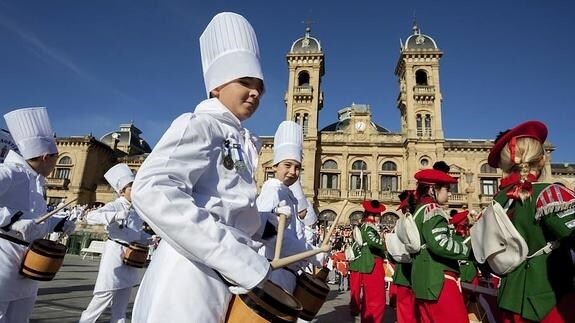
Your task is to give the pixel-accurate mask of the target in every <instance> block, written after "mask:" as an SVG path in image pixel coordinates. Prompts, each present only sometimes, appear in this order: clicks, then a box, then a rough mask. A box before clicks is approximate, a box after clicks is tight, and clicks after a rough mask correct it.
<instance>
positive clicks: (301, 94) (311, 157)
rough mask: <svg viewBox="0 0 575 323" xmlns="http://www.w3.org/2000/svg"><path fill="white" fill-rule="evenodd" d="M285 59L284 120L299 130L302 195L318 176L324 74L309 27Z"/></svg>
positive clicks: (294, 43)
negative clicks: (302, 137) (300, 127)
mask: <svg viewBox="0 0 575 323" xmlns="http://www.w3.org/2000/svg"><path fill="white" fill-rule="evenodd" d="M286 58H287V63H288V71H289V76H288V88H287V91H286V94H285V98H284V101H285V104H286V120H293V121H295V122H297V123H298V124H300V125H301V126H302V128H303V133H304V142H303V156H304V157H303V162H302V171H303V172H302V175H303V176H301V177H302V178H301V183H302V185H303V189H304V192H306V193H307V194H308V195H311V193H313V190H315V188H314V187H313V184H314V182H315V181H314V180H313V179H314V178H316V176H317V175H318V174H317V172H318V170H317V169H316V161H317V159H318V158H319V154H320V152H319V151H318V150H319V149H318V147H319V146H320V145H319V142H318V140H319V133H318V119H319V110H321V108H322V107H323V91H322V88H321V78H322V76H323V75H324V54H323V51H322V48H321V44H320V42H319V40H317V39H316V38H314V37H312V36H311V27H307V28H306V29H305V35H304V36H303V37H301V38H299V39H297V40H296V41H295V42H293V44H292V46H291V48H290V51H289V53H288V54H287V56H286ZM314 195H315V194H314Z"/></svg>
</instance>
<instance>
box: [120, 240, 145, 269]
mask: <svg viewBox="0 0 575 323" xmlns="http://www.w3.org/2000/svg"><path fill="white" fill-rule="evenodd" d="M147 260H148V246H147V245H145V244H143V243H139V242H132V243H130V245H129V246H128V247H126V249H125V250H124V259H123V262H124V264H126V265H128V266H132V267H136V268H144V267H145V266H146V261H147Z"/></svg>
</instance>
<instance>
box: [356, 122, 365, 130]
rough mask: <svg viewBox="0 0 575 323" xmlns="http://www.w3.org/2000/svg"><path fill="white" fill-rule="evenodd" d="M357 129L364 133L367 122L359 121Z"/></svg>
mask: <svg viewBox="0 0 575 323" xmlns="http://www.w3.org/2000/svg"><path fill="white" fill-rule="evenodd" d="M355 129H357V131H364V130H365V122H363V121H358V122H356V123H355Z"/></svg>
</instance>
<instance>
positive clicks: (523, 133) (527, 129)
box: [487, 121, 547, 168]
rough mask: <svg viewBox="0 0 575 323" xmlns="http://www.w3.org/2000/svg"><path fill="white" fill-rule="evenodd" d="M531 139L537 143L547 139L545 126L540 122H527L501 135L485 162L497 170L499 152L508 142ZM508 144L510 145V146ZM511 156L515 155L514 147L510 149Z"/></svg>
mask: <svg viewBox="0 0 575 323" xmlns="http://www.w3.org/2000/svg"><path fill="white" fill-rule="evenodd" d="M522 137H531V138H535V139H537V140H538V141H539V142H541V143H544V142H545V139H547V126H545V124H544V123H542V122H540V121H527V122H524V123H522V124H520V125H518V126H516V127H515V128H513V129H511V130H508V131H506V132H504V133H502V134H501V135H500V136H499V137H498V138H497V139H495V143H494V144H493V147H492V148H491V151H490V152H489V157H488V158H487V162H488V163H489V166H491V167H495V168H498V167H499V161H500V160H501V150H503V147H505V145H506V144H507V143H509V142H511V143H512V142H514V140H513V139H517V138H522ZM511 143H510V144H511ZM510 149H511V155H512V156H513V155H514V153H515V149H514V147H510Z"/></svg>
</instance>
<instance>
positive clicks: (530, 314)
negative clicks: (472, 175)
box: [495, 183, 575, 321]
mask: <svg viewBox="0 0 575 323" xmlns="http://www.w3.org/2000/svg"><path fill="white" fill-rule="evenodd" d="M508 190H509V187H507V188H504V189H503V190H502V191H500V192H499V193H498V194H497V195H496V196H495V200H496V201H497V202H499V204H501V205H503V206H504V205H506V203H507V200H508V197H507V195H506V193H507V191H508ZM507 214H508V215H509V217H510V219H511V222H512V223H513V225H514V226H515V228H516V229H517V231H518V232H519V234H521V236H522V237H523V238H524V239H525V242H526V243H527V246H528V248H529V253H528V255H532V254H534V253H535V252H537V251H538V250H539V249H541V248H543V247H544V246H545V245H546V244H547V242H551V241H560V243H561V245H560V247H559V248H558V249H555V250H553V251H552V252H551V253H546V254H543V255H540V256H535V257H533V258H527V260H526V261H525V262H523V263H522V264H521V265H519V267H517V268H516V269H515V270H514V271H512V272H510V273H509V274H507V275H506V276H503V277H502V280H501V286H500V288H499V295H498V305H499V307H501V308H503V309H505V310H508V311H511V312H514V313H518V314H520V315H521V316H522V317H523V318H525V319H528V320H533V321H541V320H542V319H543V318H544V317H545V316H546V315H547V314H548V313H549V312H550V311H551V309H553V307H554V306H555V305H556V304H557V302H558V301H559V300H560V299H561V298H562V297H563V296H564V295H566V294H567V293H568V292H570V291H572V290H573V278H574V268H573V264H572V260H571V255H570V250H569V249H570V247H571V246H572V243H573V241H572V238H573V237H574V234H573V231H574V229H575V193H574V192H573V191H571V190H569V189H567V188H565V187H563V186H560V185H556V184H545V183H534V184H533V193H532V195H531V198H530V199H527V200H525V201H523V202H521V201H518V200H516V201H515V202H514V203H513V204H512V205H511V207H510V208H509V210H508V212H507ZM569 238H571V239H569ZM568 239H569V240H568Z"/></svg>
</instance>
